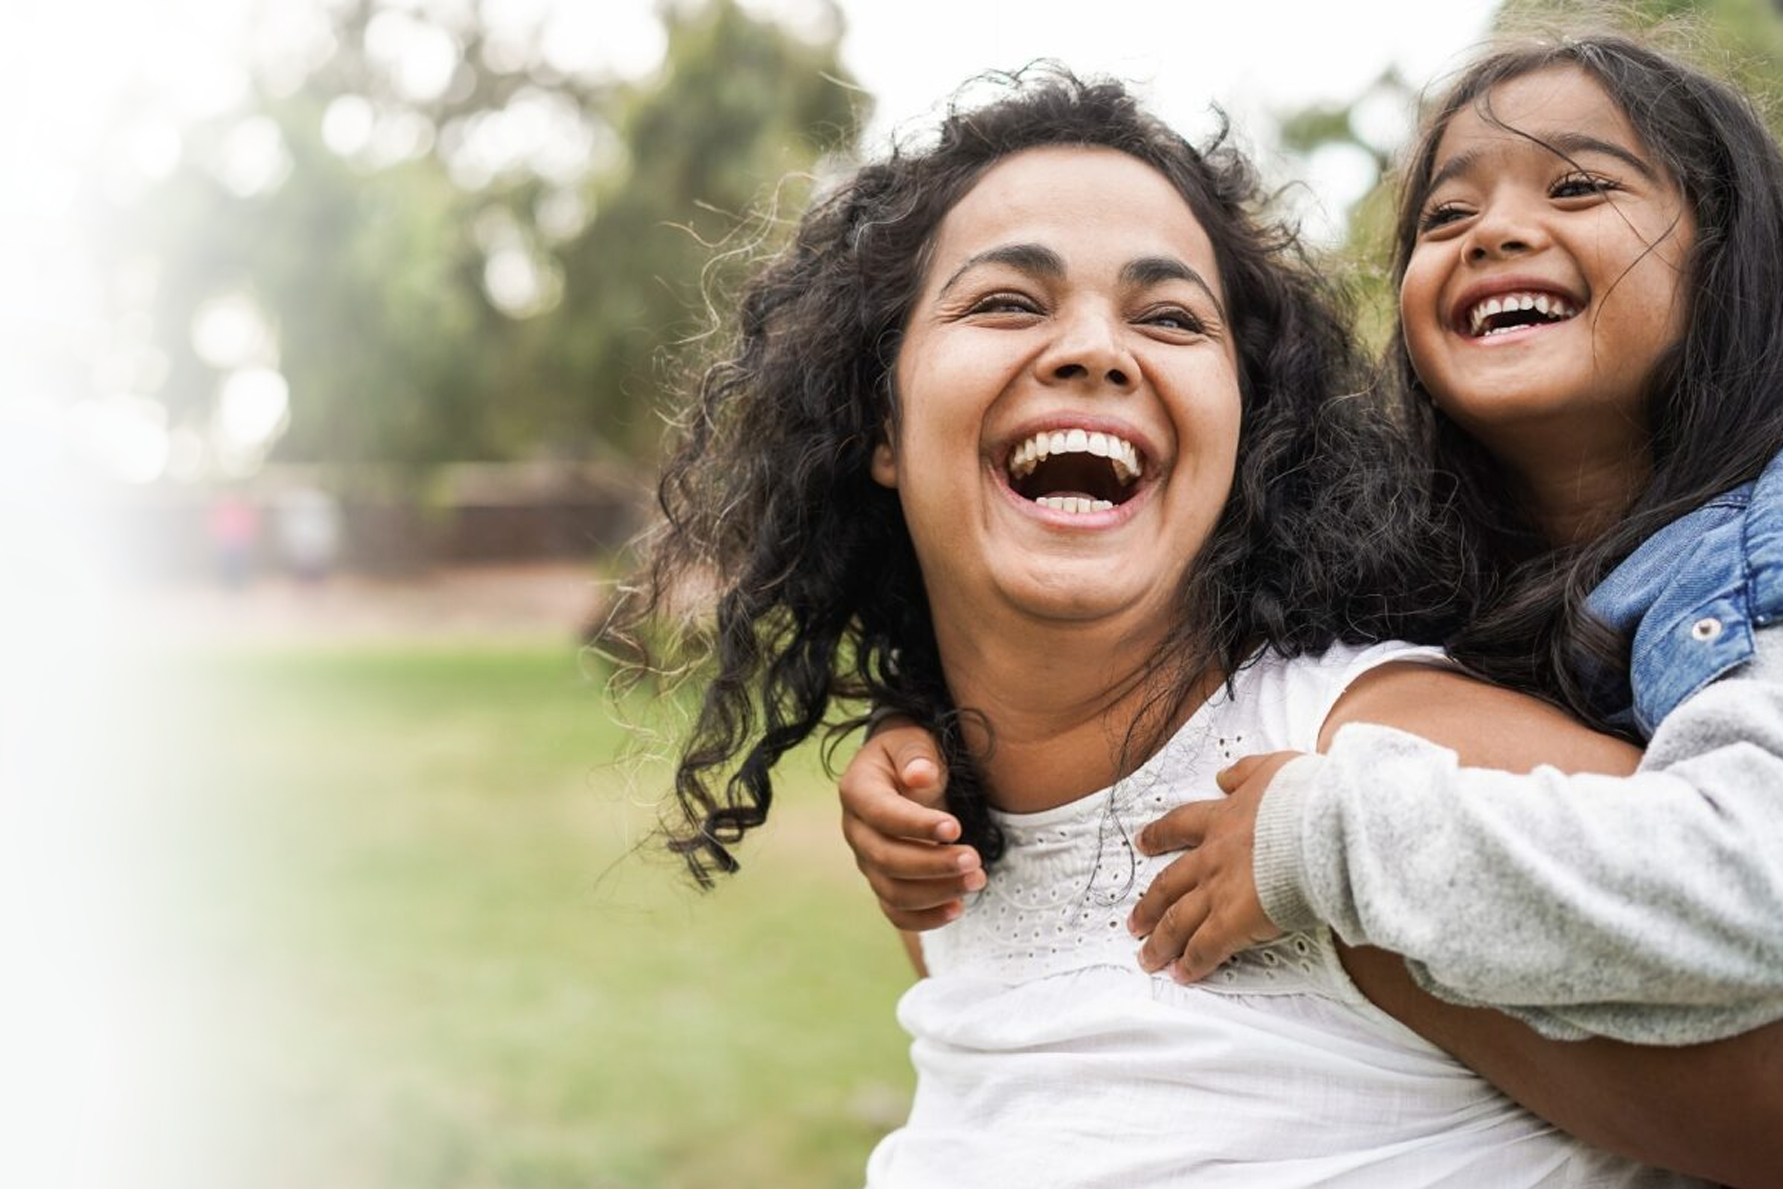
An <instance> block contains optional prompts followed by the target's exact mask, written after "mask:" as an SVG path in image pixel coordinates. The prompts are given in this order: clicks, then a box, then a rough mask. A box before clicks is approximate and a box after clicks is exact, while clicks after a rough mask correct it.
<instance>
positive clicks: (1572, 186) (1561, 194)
mask: <svg viewBox="0 0 1783 1189" xmlns="http://www.w3.org/2000/svg"><path fill="white" fill-rule="evenodd" d="M1619 189H1621V187H1620V186H1618V185H1617V184H1616V183H1615V182H1614V181H1612V180H1610V179H1609V178H1605V177H1598V176H1597V175H1596V174H1591V173H1569V174H1567V175H1566V176H1565V177H1563V178H1561V179H1560V180H1559V181H1557V182H1555V183H1554V188H1553V189H1552V190H1550V191H1549V194H1550V195H1551V196H1552V197H1554V198H1589V197H1590V196H1591V195H1593V194H1608V193H1609V192H1610V191H1611V190H1619Z"/></svg>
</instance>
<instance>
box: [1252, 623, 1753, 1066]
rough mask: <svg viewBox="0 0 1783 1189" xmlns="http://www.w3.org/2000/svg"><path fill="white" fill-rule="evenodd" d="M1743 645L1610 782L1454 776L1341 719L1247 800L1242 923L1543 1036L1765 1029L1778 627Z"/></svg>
mask: <svg viewBox="0 0 1783 1189" xmlns="http://www.w3.org/2000/svg"><path fill="white" fill-rule="evenodd" d="M1758 640H1759V654H1758V657H1757V658H1756V659H1755V660H1754V661H1753V662H1752V663H1750V664H1748V665H1747V666H1745V667H1744V668H1742V669H1740V670H1737V671H1736V673H1735V674H1734V675H1732V676H1730V677H1728V678H1725V679H1723V680H1721V681H1719V682H1716V683H1715V684H1713V685H1711V686H1709V687H1708V688H1706V689H1704V690H1702V691H1701V692H1700V693H1698V694H1697V695H1696V696H1694V697H1692V698H1690V699H1689V700H1687V701H1686V702H1684V703H1683V704H1682V705H1680V706H1679V707H1678V708H1677V709H1676V710H1674V711H1673V712H1672V714H1671V715H1670V716H1669V717H1668V718H1666V720H1665V721H1664V722H1663V723H1661V724H1660V728H1659V730H1658V732H1657V733H1655V735H1654V737H1653V740H1652V744H1651V746H1650V747H1649V749H1648V751H1647V755H1646V758H1645V760H1644V761H1643V762H1642V764H1641V768H1640V770H1639V771H1638V772H1637V773H1636V774H1635V775H1633V776H1630V777H1625V778H1616V777H1607V776H1589V775H1579V776H1566V775H1563V774H1562V773H1560V772H1558V771H1556V770H1554V769H1551V768H1540V769H1537V770H1536V771H1535V772H1533V773H1530V774H1527V775H1513V774H1511V773H1506V772H1498V771H1492V770H1488V769H1482V768H1462V767H1460V766H1459V764H1458V763H1457V761H1456V757H1455V754H1454V753H1453V752H1451V751H1449V750H1447V749H1445V748H1442V747H1438V746H1436V745H1435V744H1432V743H1429V742H1426V741H1425V740H1422V739H1419V738H1417V737H1416V736H1413V735H1408V734H1405V733H1403V732H1400V731H1393V730H1389V729H1387V728H1384V727H1375V726H1366V725H1352V726H1349V727H1345V728H1344V729H1343V730H1341V731H1339V732H1338V734H1337V737H1336V739H1335V741H1334V743H1333V745H1332V747H1331V750H1330V752H1329V753H1328V754H1326V755H1324V756H1309V757H1305V758H1302V759H1299V760H1295V761H1294V762H1293V763H1291V764H1289V765H1287V766H1286V767H1284V768H1283V769H1282V770H1281V771H1280V772H1279V773H1277V775H1276V779H1275V780H1274V782H1272V784H1271V787H1270V789H1269V791H1268V792H1267V793H1266V794H1265V796H1264V798H1263V801H1262V804H1261V806H1260V808H1259V811H1258V818H1257V847H1256V858H1255V868H1256V876H1257V887H1258V891H1259V893H1260V895H1261V897H1262V900H1263V907H1264V909H1265V910H1266V911H1267V912H1268V913H1269V915H1270V918H1271V919H1272V920H1274V921H1275V922H1276V923H1277V924H1278V925H1280V926H1281V927H1282V928H1284V929H1299V928H1307V927H1310V926H1311V925H1312V924H1314V923H1316V922H1324V923H1326V924H1329V925H1330V926H1331V927H1332V928H1334V929H1335V930H1336V931H1337V933H1338V935H1339V936H1341V937H1342V938H1343V939H1344V940H1345V941H1348V942H1350V943H1352V944H1357V945H1363V944H1366V945H1375V946H1380V947H1382V948H1384V949H1388V950H1392V951H1394V952H1396V953H1399V954H1402V955H1404V956H1405V958H1406V964H1407V966H1408V967H1409V969H1410V970H1411V973H1412V976H1413V978H1414V979H1415V980H1416V981H1417V982H1418V983H1419V984H1420V985H1421V986H1423V987H1424V989H1425V990H1427V991H1429V992H1430V993H1431V994H1433V995H1436V996H1438V997H1439V998H1442V999H1446V1000H1449V1001H1451V1002H1454V1003H1462V1004H1468V1005H1472V1006H1487V1007H1493V1008H1497V1009H1499V1010H1501V1011H1504V1012H1507V1013H1508V1014H1510V1015H1513V1016H1516V1017H1518V1018H1520V1019H1522V1020H1524V1021H1525V1022H1527V1023H1528V1024H1530V1025H1531V1026H1532V1027H1534V1028H1535V1029H1537V1030H1538V1031H1540V1032H1542V1033H1543V1034H1544V1035H1547V1036H1550V1037H1554V1038H1558V1039H1577V1038H1582V1037H1585V1036H1590V1035H1600V1036H1609V1037H1614V1038H1617V1039H1621V1040H1628V1041H1635V1042H1639V1043H1645V1044H1690V1043H1695V1042H1699V1041H1705V1040H1712V1039H1716V1038H1719V1037H1723V1036H1731V1035H1734V1034H1737V1033H1740V1032H1745V1031H1748V1030H1750V1029H1752V1028H1754V1027H1757V1026H1758V1025H1760V1024H1764V1023H1768V1022H1770V1021H1772V1020H1775V1019H1779V1018H1783V627H1778V628H1771V629H1767V630H1764V631H1761V632H1759V633H1758Z"/></svg>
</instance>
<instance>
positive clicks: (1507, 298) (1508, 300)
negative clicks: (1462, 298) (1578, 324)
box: [1467, 293, 1578, 338]
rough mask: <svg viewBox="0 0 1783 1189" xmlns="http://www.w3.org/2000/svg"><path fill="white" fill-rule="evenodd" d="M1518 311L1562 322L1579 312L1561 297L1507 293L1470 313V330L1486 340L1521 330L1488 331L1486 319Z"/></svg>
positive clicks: (1507, 327) (1487, 300) (1543, 294)
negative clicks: (1532, 312)
mask: <svg viewBox="0 0 1783 1189" xmlns="http://www.w3.org/2000/svg"><path fill="white" fill-rule="evenodd" d="M1516 310H1534V311H1535V312H1536V313H1538V314H1541V315H1542V316H1543V317H1545V318H1547V319H1549V320H1550V321H1561V320H1564V319H1566V318H1570V317H1572V316H1573V315H1574V314H1576V313H1577V312H1578V311H1577V310H1575V309H1573V308H1572V306H1571V305H1569V304H1567V302H1566V301H1565V300H1564V299H1562V298H1559V297H1551V296H1549V295H1548V294H1546V293H1507V294H1504V295H1502V296H1500V297H1489V298H1487V299H1486V300H1485V301H1482V302H1480V303H1479V304H1478V305H1476V306H1474V307H1473V309H1471V310H1469V311H1468V315H1467V323H1468V329H1469V330H1470V331H1471V332H1472V333H1473V335H1474V336H1475V337H1476V338H1485V337H1489V336H1491V335H1494V334H1502V333H1504V332H1505V331H1507V330H1521V329H1523V328H1522V327H1517V326H1500V327H1497V328H1495V329H1492V330H1487V329H1486V328H1485V326H1486V319H1488V318H1490V317H1492V316H1493V315H1494V314H1504V313H1511V312H1514V311H1516Z"/></svg>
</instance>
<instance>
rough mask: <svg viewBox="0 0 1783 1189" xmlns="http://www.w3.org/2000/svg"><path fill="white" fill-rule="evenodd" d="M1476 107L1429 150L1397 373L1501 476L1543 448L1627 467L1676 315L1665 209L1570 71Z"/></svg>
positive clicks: (1666, 195) (1585, 82) (1678, 254)
mask: <svg viewBox="0 0 1783 1189" xmlns="http://www.w3.org/2000/svg"><path fill="white" fill-rule="evenodd" d="M1478 106H1479V105H1477V104H1470V105H1468V106H1467V107H1464V108H1463V109H1462V110H1461V111H1460V112H1458V113H1457V114H1456V115H1455V116H1454V118H1453V119H1452V120H1450V122H1449V125H1448V128H1447V129H1446V130H1445V131H1444V132H1443V135H1442V138H1441V140H1440V141H1439V142H1438V144H1437V151H1436V156H1435V159H1434V162H1433V164H1432V172H1431V182H1432V184H1431V185H1430V186H1429V188H1428V193H1427V194H1426V196H1425V200H1424V202H1423V206H1422V212H1421V216H1420V225H1419V230H1418V233H1417V240H1416V243H1415V244H1414V246H1413V249H1412V251H1411V254H1410V257H1409V261H1408V264H1407V267H1406V272H1405V278H1404V281H1403V283H1402V285H1401V287H1400V294H1399V299H1400V304H1399V309H1400V317H1401V321H1402V324H1403V326H1404V333H1405V343H1406V348H1407V350H1408V351H1409V352H1410V355H1411V359H1412V364H1413V366H1414V367H1415V368H1416V369H1417V372H1418V376H1419V378H1420V379H1421V380H1422V381H1423V382H1424V386H1425V388H1427V389H1428V390H1429V392H1430V394H1431V395H1432V396H1433V397H1434V398H1435V400H1436V403H1437V405H1438V406H1439V407H1441V408H1442V409H1443V410H1444V411H1445V412H1447V413H1448V414H1449V415H1450V416H1452V417H1453V418H1454V419H1455V420H1456V421H1457V422H1459V423H1460V424H1461V425H1462V426H1463V427H1464V428H1466V429H1467V430H1468V432H1469V433H1471V434H1472V435H1473V436H1475V437H1477V438H1479V439H1480V440H1481V441H1483V442H1484V443H1485V444H1486V445H1487V446H1488V447H1489V448H1492V449H1494V451H1495V452H1497V453H1499V454H1500V455H1501V457H1506V458H1507V460H1509V461H1513V462H1514V461H1516V455H1517V454H1518V452H1519V451H1521V450H1523V449H1525V448H1526V444H1536V445H1538V446H1539V443H1540V442H1541V440H1542V437H1543V436H1544V435H1547V436H1549V437H1552V436H1553V435H1560V434H1565V435H1573V436H1574V437H1575V438H1576V439H1577V440H1580V441H1593V442H1599V443H1602V444H1603V445H1604V446H1606V447H1613V446H1619V445H1625V446H1627V447H1628V448H1629V451H1630V453H1631V454H1636V455H1644V453H1645V450H1646V431H1647V427H1646V425H1645V424H1644V417H1643V414H1642V407H1641V401H1642V397H1643V395H1644V393H1645V387H1646V383H1647V380H1648V378H1649V377H1650V376H1651V375H1652V373H1653V368H1654V365H1655V362H1656V361H1657V360H1658V358H1659V357H1660V355H1661V353H1662V352H1664V350H1665V349H1666V348H1667V347H1668V346H1670V345H1671V344H1672V343H1674V342H1676V341H1677V339H1678V336H1679V335H1680V334H1681V333H1682V329H1683V324H1684V316H1685V313H1686V310H1685V305H1686V301H1685V295H1684V265H1685V257H1686V253H1687V252H1688V251H1689V248H1690V244H1691V241H1692V239H1693V236H1694V227H1693V221H1692V219H1691V216H1690V212H1689V210H1688V209H1687V207H1686V204H1685V202H1684V198H1683V195H1682V194H1681V193H1680V192H1679V189H1678V187H1677V185H1676V183H1674V182H1673V180H1672V178H1671V176H1670V175H1669V173H1668V172H1667V171H1666V169H1665V167H1664V166H1663V165H1662V164H1660V162H1659V161H1658V160H1656V159H1655V158H1654V156H1653V155H1652V154H1651V153H1650V152H1649V151H1648V150H1647V148H1646V147H1645V146H1644V145H1643V144H1642V143H1641V140H1640V138H1639V137H1638V136H1637V135H1636V134H1635V131H1634V127H1633V126H1632V125H1631V124H1630V123H1629V122H1628V117H1627V116H1626V115H1624V114H1623V113H1622V110H1621V109H1620V108H1619V107H1617V105H1616V104H1615V102H1614V101H1613V100H1612V99H1611V98H1610V96H1609V95H1608V94H1607V93H1606V92H1605V91H1604V89H1603V88H1602V87H1601V86H1600V85H1599V84H1598V83H1597V82H1596V80H1594V79H1593V78H1591V77H1590V76H1589V75H1588V74H1586V73H1585V72H1584V71H1582V70H1580V69H1578V68H1576V67H1570V66H1569V67H1559V68H1554V69H1548V70H1541V71H1536V72H1534V73H1531V74H1527V75H1524V76H1522V77H1520V78H1514V79H1511V80H1509V81H1508V82H1504V83H1501V84H1499V85H1498V86H1496V87H1494V88H1493V89H1492V90H1491V91H1490V92H1489V93H1488V95H1487V108H1488V110H1489V112H1490V114H1491V117H1492V118H1490V119H1488V118H1487V117H1486V116H1484V115H1482V113H1481V112H1480V111H1479V110H1478Z"/></svg>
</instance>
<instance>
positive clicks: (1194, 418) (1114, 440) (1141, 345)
mask: <svg viewBox="0 0 1783 1189" xmlns="http://www.w3.org/2000/svg"><path fill="white" fill-rule="evenodd" d="M1223 302H1224V299H1223V297H1222V293H1221V288H1220V280H1219V272H1218V265H1217V261H1216V260H1215V258H1214V251H1213V246H1212V244H1211V242H1210V241H1209V240H1208V237H1207V235H1206V233H1205V231H1204V230H1203V229H1202V227H1201V225H1200V223H1199V222H1198V221H1197V220H1196V218H1195V216H1194V214H1193V213H1192V212H1191V210H1190V209H1189V206H1188V204H1187V202H1186V201H1185V200H1184V199H1183V197H1182V196H1181V195H1180V194H1179V193H1178V192H1177V191H1176V189H1175V188H1174V187H1173V186H1172V185H1171V183H1170V182H1169V181H1168V180H1166V179H1165V177H1164V176H1163V175H1162V174H1160V173H1158V172H1157V171H1156V170H1154V169H1152V168H1151V167H1150V166H1148V165H1145V164H1144V163H1142V162H1140V161H1138V160H1137V159H1135V158H1133V157H1129V156H1127V155H1126V154H1124V153H1120V152H1116V151H1114V150H1110V149H1103V148H1067V147H1057V148H1044V149H1032V150H1028V151H1026V152H1021V153H1016V154H1013V155H1011V156H1010V157H1007V158H1005V159H1004V160H1002V161H1001V162H999V163H998V164H997V165H995V166H994V167H992V168H991V169H989V170H988V171H987V172H986V173H985V175H984V177H983V178H981V179H980V180H979V181H978V183H977V184H976V185H975V186H974V187H973V188H972V189H971V190H970V191H968V192H967V193H966V195H965V197H963V198H962V199H961V200H960V201H959V203H958V204H956V205H955V207H954V208H953V209H952V210H951V211H950V212H949V213H948V215H947V217H946V219H945V220H943V222H942V224H941V227H940V231H939V233H938V235H937V237H936V242H935V247H934V253H933V259H932V262H931V264H930V266H929V269H928V274H927V278H926V280H925V282H924V285H923V289H922V292H921V293H920V295H919V296H918V298H917V301H916V303H915V304H914V306H913V307H912V311H911V314H910V318H909V322H908V325H907V327H906V330H905V334H904V338H903V341H902V343H901V345H900V348H899V355H898V364H897V369H896V385H897V388H896V391H897V404H896V407H897V409H898V423H897V425H896V426H895V427H892V429H891V431H890V435H891V440H889V441H887V442H886V443H885V444H884V445H882V446H881V447H880V449H879V452H878V454H877V455H876V458H875V465H874V476H875V478H877V479H878V480H879V481H880V482H881V483H884V484H886V485H887V486H892V487H895V488H897V490H898V493H899V497H900V500H901V502H902V504H903V507H904V515H905V520H906V522H907V524H908V525H909V528H910V534H911V539H912V541H913V542H914V544H915V546H916V551H917V556H918V559H919V560H920V562H921V564H922V568H923V573H924V582H925V585H926V586H927V587H928V588H929V598H930V600H931V603H932V604H934V619H935V622H936V623H937V624H938V625H939V624H966V625H972V628H973V630H974V631H978V630H982V629H983V628H984V627H985V626H986V625H987V623H988V620H987V616H988V617H998V616H1004V615H1011V616H1013V620H1014V621H1025V622H1027V623H1028V624H1030V625H1033V624H1035V623H1036V622H1039V621H1049V620H1069V621H1071V622H1074V623H1078V624H1082V623H1085V622H1086V621H1103V622H1112V623H1118V624H1119V625H1120V631H1121V633H1122V634H1123V635H1128V636H1145V635H1149V634H1152V633H1153V632H1155V631H1157V630H1161V629H1162V627H1163V625H1166V624H1168V623H1169V622H1170V620H1171V613H1170V608H1171V605H1172V600H1173V598H1174V596H1175V594H1176V591H1177V588H1178V585H1179V583H1180V581H1181V579H1182V576H1183V574H1184V572H1185V571H1186V569H1187V567H1188V565H1189V563H1190V561H1191V560H1192V559H1193V557H1194V555H1195V553H1196V552H1197V551H1198V550H1199V548H1200V546H1201V544H1202V542H1203V541H1205V539H1206V537H1207V535H1208V533H1209V532H1210V531H1211V529H1212V527H1213V524H1214V522H1215V521H1216V520H1217V518H1218V516H1219V513H1220V510H1221V508H1222V506H1223V504H1224V502H1225V498H1226V493H1227V489H1228V488H1229V487H1230V485H1231V481H1232V473H1233V465H1234V457H1235V454H1236V450H1237V440H1238V425H1239V396H1238V369H1237V362H1236V355H1235V350H1234V347H1233V344H1232V342H1231V340H1230V338H1229V336H1228V335H1227V333H1226V329H1225V317H1224V303H1223ZM944 608H945V610H944ZM1003 622H1005V623H1006V624H1007V623H1010V622H1012V621H1011V620H1004V621H1003Z"/></svg>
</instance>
